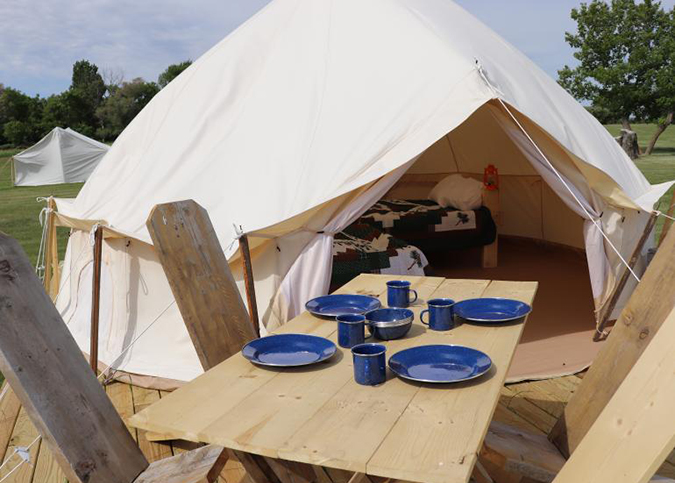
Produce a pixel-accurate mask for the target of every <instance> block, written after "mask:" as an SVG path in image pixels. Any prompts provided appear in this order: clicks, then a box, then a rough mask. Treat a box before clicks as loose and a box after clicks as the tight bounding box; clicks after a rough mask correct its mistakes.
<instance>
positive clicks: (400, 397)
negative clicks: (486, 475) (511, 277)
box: [130, 274, 537, 483]
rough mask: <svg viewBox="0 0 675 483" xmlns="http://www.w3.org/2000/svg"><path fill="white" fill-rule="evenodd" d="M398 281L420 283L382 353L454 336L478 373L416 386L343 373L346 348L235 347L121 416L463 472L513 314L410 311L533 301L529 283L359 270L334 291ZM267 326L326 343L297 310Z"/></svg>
mask: <svg viewBox="0 0 675 483" xmlns="http://www.w3.org/2000/svg"><path fill="white" fill-rule="evenodd" d="M393 279H405V280H410V281H411V282H412V287H413V288H414V289H415V290H417V292H418V293H419V298H420V300H419V301H418V302H417V303H416V304H415V305H414V306H412V307H411V309H413V311H414V312H415V324H414V326H413V327H412V329H411V330H410V332H409V334H408V336H406V337H405V338H403V339H399V340H393V341H387V342H384V344H385V345H386V346H387V358H389V357H390V356H391V355H393V354H394V353H395V352H397V351H399V350H401V349H404V348H408V347H413V346H418V345H423V344H460V345H466V346H469V347H474V348H476V349H479V350H482V351H484V352H485V353H487V354H488V355H489V356H490V357H491V358H492V361H493V367H492V369H490V371H489V372H488V374H486V375H485V376H483V377H480V378H478V379H476V380H473V381H468V382H463V383H457V384H452V385H429V384H417V383H411V382H408V381H404V380H402V379H399V378H397V377H396V376H394V375H393V374H391V371H389V370H387V372H388V374H387V381H386V383H385V384H383V385H380V386H377V387H370V386H360V385H358V384H356V382H354V377H353V367H352V358H351V354H350V351H349V349H342V348H340V347H339V346H338V353H337V354H336V356H334V357H333V358H332V359H331V360H330V361H327V362H325V363H322V364H318V365H315V366H308V367H305V368H294V369H267V368H263V367H258V366H255V365H253V364H251V363H250V362H249V361H247V360H246V359H244V358H243V356H241V354H236V355H234V356H232V357H230V358H229V359H227V360H226V361H224V362H222V363H221V364H219V365H217V366H216V367H214V368H213V369H211V370H209V371H207V372H206V373H205V374H203V375H202V376H200V377H198V378H196V379H195V380H193V381H192V382H190V383H189V384H187V385H185V386H184V387H182V388H180V389H178V390H176V391H175V392H173V393H172V394H170V395H169V396H167V397H164V398H162V399H161V400H160V401H158V402H157V403H155V404H153V405H152V406H150V407H149V408H147V409H146V410H144V411H142V412H140V413H138V414H136V415H135V416H134V417H133V418H131V421H130V422H131V424H132V425H133V426H136V427H138V428H141V429H145V430H148V431H153V432H156V433H161V434H164V435H168V436H170V437H171V438H175V439H185V440H189V441H194V442H203V443H213V444H219V445H222V446H225V447H228V448H232V449H235V450H241V451H245V452H249V453H254V454H259V455H263V456H268V457H272V458H281V459H285V460H291V461H299V462H303V463H309V464H314V465H320V466H326V467H333V468H339V469H344V470H350V471H355V472H362V473H367V474H369V475H375V476H383V477H388V478H396V479H402V480H409V481H418V482H424V483H437V482H438V483H441V482H462V483H464V482H466V481H468V480H469V477H470V475H471V472H472V470H473V467H474V464H475V462H476V459H477V453H478V451H479V450H480V447H481V444H482V442H483V438H484V437H485V434H486V432H487V428H488V425H489V423H490V421H491V419H492V415H493V412H494V410H495V407H496V405H497V401H498V398H499V391H500V389H501V387H502V385H503V384H504V380H505V378H506V372H507V370H508V367H509V365H510V363H511V359H512V357H513V354H514V352H515V349H516V345H517V344H518V341H519V339H520V336H521V334H522V331H523V328H524V322H523V323H518V324H508V325H502V326H493V327H490V326H478V325H469V324H463V325H460V326H459V327H457V328H455V329H453V330H451V331H447V332H434V331H430V330H428V329H427V328H426V327H425V326H424V325H422V324H421V323H420V321H419V313H420V311H421V310H423V309H424V308H425V307H426V302H425V301H426V300H428V299H430V298H434V297H450V298H453V299H455V300H456V301H459V300H463V299H467V298H473V297H481V296H484V297H508V298H514V299H518V300H522V301H524V302H527V303H532V301H533V299H534V295H535V293H536V290H537V283H536V282H506V281H490V280H451V279H444V278H440V277H401V276H385V275H369V274H364V275H361V276H359V277H358V278H356V279H354V280H352V281H351V282H350V283H348V284H347V285H345V286H344V287H342V289H341V290H339V292H342V293H361V294H369V295H374V296H378V297H380V300H381V301H382V302H383V304H385V303H386V286H385V282H386V281H387V280H393ZM275 333H306V334H314V335H319V336H323V337H327V338H329V339H331V340H333V341H334V342H337V341H336V337H337V325H336V323H335V322H334V321H332V320H325V319H320V318H317V317H314V316H312V315H311V314H309V313H307V312H304V313H302V314H300V315H299V316H298V317H296V318H295V319H293V320H292V321H290V322H288V323H287V324H286V325H284V326H283V327H281V328H280V329H279V330H277V331H275Z"/></svg>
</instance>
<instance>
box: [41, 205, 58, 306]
mask: <svg viewBox="0 0 675 483" xmlns="http://www.w3.org/2000/svg"><path fill="white" fill-rule="evenodd" d="M47 208H48V211H47V219H46V221H45V223H47V228H46V229H47V238H46V240H45V259H44V265H45V273H44V274H45V276H44V286H45V291H46V292H47V294H48V295H49V296H50V297H51V298H52V300H54V298H55V297H56V294H57V293H58V291H59V253H58V239H57V237H56V223H55V220H56V216H55V215H54V212H55V210H56V202H54V198H51V197H50V198H49V200H47Z"/></svg>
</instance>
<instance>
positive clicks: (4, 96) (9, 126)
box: [0, 87, 43, 146]
mask: <svg viewBox="0 0 675 483" xmlns="http://www.w3.org/2000/svg"><path fill="white" fill-rule="evenodd" d="M42 109H43V101H42V100H41V99H40V98H39V97H29V96H27V95H26V94H24V93H23V92H21V91H18V90H16V89H12V88H9V87H7V88H4V87H3V89H2V92H1V94H0V127H1V129H0V144H5V143H10V144H13V145H15V146H25V145H28V144H31V143H33V142H35V141H37V140H39V139H40V137H41V135H42V130H41V128H40V119H41V117H42Z"/></svg>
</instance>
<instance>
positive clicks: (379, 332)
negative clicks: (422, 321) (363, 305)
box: [366, 308, 415, 340]
mask: <svg viewBox="0 0 675 483" xmlns="http://www.w3.org/2000/svg"><path fill="white" fill-rule="evenodd" d="M414 318H415V314H414V313H413V311H412V310H410V309H391V308H390V309H377V310H373V311H372V312H368V313H367V314H366V321H367V323H368V328H369V329H370V333H371V334H373V336H374V337H376V338H377V339H380V340H393V339H400V338H401V337H405V335H406V334H407V333H408V331H409V330H410V327H412V323H413V319H414Z"/></svg>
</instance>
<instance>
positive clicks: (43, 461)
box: [33, 444, 67, 483]
mask: <svg viewBox="0 0 675 483" xmlns="http://www.w3.org/2000/svg"><path fill="white" fill-rule="evenodd" d="M66 481H67V480H66V475H65V473H64V472H63V470H61V467H60V466H59V464H58V462H57V461H56V459H55V458H54V454H53V453H52V452H51V450H50V449H49V448H48V447H47V445H46V444H42V445H41V446H40V453H39V454H38V459H37V463H36V464H35V474H34V475H33V483H65V482H66Z"/></svg>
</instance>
